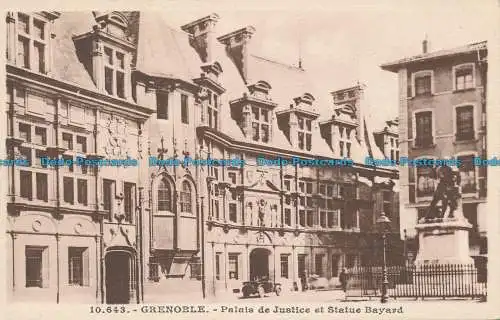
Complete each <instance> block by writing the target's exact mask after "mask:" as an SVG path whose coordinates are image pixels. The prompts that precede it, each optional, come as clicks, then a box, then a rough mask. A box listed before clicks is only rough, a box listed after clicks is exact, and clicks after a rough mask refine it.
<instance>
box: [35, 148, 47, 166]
mask: <svg viewBox="0 0 500 320" xmlns="http://www.w3.org/2000/svg"><path fill="white" fill-rule="evenodd" d="M35 157H36V165H37V166H39V167H42V168H47V164H46V163H43V164H42V158H46V157H47V152H46V151H43V150H36V151H35Z"/></svg>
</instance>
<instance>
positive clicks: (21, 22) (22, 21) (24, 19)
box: [17, 13, 30, 34]
mask: <svg viewBox="0 0 500 320" xmlns="http://www.w3.org/2000/svg"><path fill="white" fill-rule="evenodd" d="M17 31H18V32H19V33H24V34H29V33H30V17H29V16H27V15H25V14H22V13H18V15H17Z"/></svg>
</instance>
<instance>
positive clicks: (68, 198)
mask: <svg viewBox="0 0 500 320" xmlns="http://www.w3.org/2000/svg"><path fill="white" fill-rule="evenodd" d="M63 188H64V202H66V203H70V204H74V203H75V190H74V189H75V187H74V184H73V178H70V177H64V178H63Z"/></svg>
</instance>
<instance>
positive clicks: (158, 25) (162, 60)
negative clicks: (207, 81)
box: [135, 11, 201, 82]
mask: <svg viewBox="0 0 500 320" xmlns="http://www.w3.org/2000/svg"><path fill="white" fill-rule="evenodd" d="M137 37H138V40H137V56H136V66H135V67H136V69H137V70H139V71H141V72H143V73H145V74H148V75H150V76H157V77H166V78H177V79H181V80H184V81H188V82H191V80H192V79H193V78H196V77H198V76H199V74H200V72H201V70H200V69H199V65H200V59H199V57H198V56H197V54H196V51H195V50H193V48H191V46H190V45H189V38H188V35H187V34H186V33H185V32H184V31H182V30H180V29H179V30H177V29H173V28H172V27H170V26H169V25H168V24H167V23H166V21H165V20H164V19H163V18H162V17H161V15H160V14H159V13H156V12H152V11H142V12H141V14H140V19H139V28H138V36H137Z"/></svg>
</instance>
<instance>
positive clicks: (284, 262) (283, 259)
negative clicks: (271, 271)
mask: <svg viewBox="0 0 500 320" xmlns="http://www.w3.org/2000/svg"><path fill="white" fill-rule="evenodd" d="M288 257H289V255H288V254H282V255H280V267H281V277H282V278H285V279H288Z"/></svg>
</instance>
